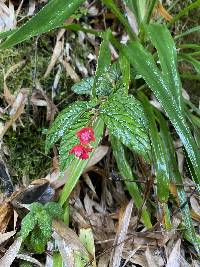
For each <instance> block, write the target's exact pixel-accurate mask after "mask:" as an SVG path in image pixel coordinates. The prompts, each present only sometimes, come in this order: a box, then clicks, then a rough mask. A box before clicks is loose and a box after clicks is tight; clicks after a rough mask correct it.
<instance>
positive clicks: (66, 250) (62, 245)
mask: <svg viewBox="0 0 200 267" xmlns="http://www.w3.org/2000/svg"><path fill="white" fill-rule="evenodd" d="M52 237H53V238H54V239H55V240H56V244H57V246H58V249H59V252H60V254H61V257H62V260H63V262H64V264H65V265H66V266H70V267H75V259H74V250H73V249H72V248H71V246H70V244H68V243H66V242H65V241H64V240H63V238H61V236H60V235H59V234H57V233H56V232H54V233H53V234H52Z"/></svg>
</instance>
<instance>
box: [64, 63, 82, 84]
mask: <svg viewBox="0 0 200 267" xmlns="http://www.w3.org/2000/svg"><path fill="white" fill-rule="evenodd" d="M60 62H61V63H62V64H63V66H64V68H65V70H66V72H67V74H68V75H69V77H70V78H71V79H72V80H73V81H74V82H75V83H77V82H80V78H79V76H78V74H77V73H76V72H75V70H74V69H73V68H72V66H71V65H70V64H69V62H67V61H66V60H61V61H60Z"/></svg>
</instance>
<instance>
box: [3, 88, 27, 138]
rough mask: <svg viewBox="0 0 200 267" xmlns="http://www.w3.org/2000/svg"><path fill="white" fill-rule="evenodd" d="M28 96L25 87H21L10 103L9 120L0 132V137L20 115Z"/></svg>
mask: <svg viewBox="0 0 200 267" xmlns="http://www.w3.org/2000/svg"><path fill="white" fill-rule="evenodd" d="M27 96H28V91H27V90H26V89H21V90H20V92H19V94H18V95H17V97H16V98H15V101H14V102H13V104H12V108H11V110H10V120H9V121H7V122H6V123H5V125H4V128H2V130H1V132H0V139H2V138H3V136H4V134H5V133H6V132H7V130H8V129H9V128H10V127H11V126H12V125H13V124H14V122H15V121H16V120H17V119H18V118H19V117H20V115H21V114H22V113H23V112H24V105H25V103H26V100H27Z"/></svg>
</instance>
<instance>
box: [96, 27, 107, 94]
mask: <svg viewBox="0 0 200 267" xmlns="http://www.w3.org/2000/svg"><path fill="white" fill-rule="evenodd" d="M110 35H111V31H110V30H107V31H106V32H105V33H104V34H103V36H102V37H103V41H102V43H101V45H100V50H99V56H98V61H97V69H96V73H95V79H94V85H93V89H92V95H93V96H96V93H97V89H98V88H102V89H103V88H104V87H105V86H106V85H107V83H108V81H109V77H108V74H109V69H110V65H111V55H110V49H109V42H110ZM104 95H106V92H105V93H104Z"/></svg>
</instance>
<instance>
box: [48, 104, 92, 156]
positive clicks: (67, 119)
mask: <svg viewBox="0 0 200 267" xmlns="http://www.w3.org/2000/svg"><path fill="white" fill-rule="evenodd" d="M95 104H96V103H95V102H93V101H89V102H87V101H77V102H75V103H73V104H71V105H69V106H68V107H67V108H66V109H64V110H63V111H61V113H60V114H59V115H58V116H57V118H56V119H55V121H54V122H53V124H52V126H51V128H50V129H49V131H48V133H47V139H46V151H48V150H49V149H50V147H51V146H52V145H53V144H54V143H56V142H57V141H58V140H59V139H60V138H61V137H63V136H64V134H65V133H66V132H67V131H68V130H69V129H70V128H71V127H72V126H73V125H74V124H75V123H76V122H77V121H78V120H79V118H80V117H81V116H82V115H83V114H84V113H85V112H86V111H87V110H90V109H91V108H92V107H94V106H95Z"/></svg>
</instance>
